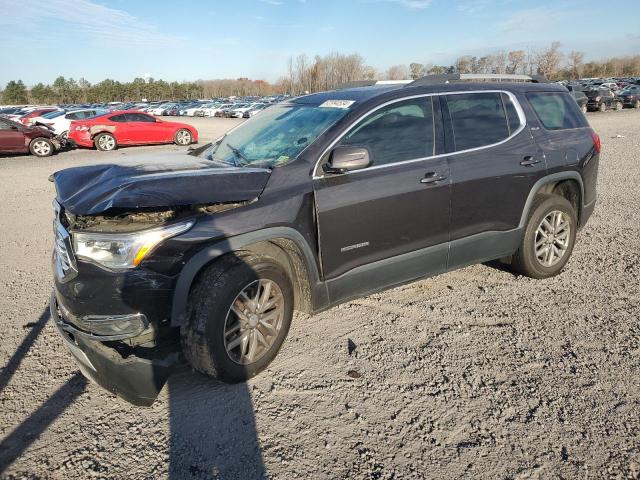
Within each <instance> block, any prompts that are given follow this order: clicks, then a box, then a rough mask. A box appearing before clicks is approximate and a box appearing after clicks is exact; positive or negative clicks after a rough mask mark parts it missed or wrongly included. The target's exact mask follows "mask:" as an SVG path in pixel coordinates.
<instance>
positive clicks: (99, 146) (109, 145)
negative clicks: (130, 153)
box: [93, 133, 118, 152]
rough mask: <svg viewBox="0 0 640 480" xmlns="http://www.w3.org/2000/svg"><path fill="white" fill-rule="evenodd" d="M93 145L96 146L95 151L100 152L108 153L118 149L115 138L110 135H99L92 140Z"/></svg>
mask: <svg viewBox="0 0 640 480" xmlns="http://www.w3.org/2000/svg"><path fill="white" fill-rule="evenodd" d="M93 144H94V145H95V146H96V150H100V151H102V152H110V151H111V150H115V149H116V148H117V147H118V143H117V142H116V137H114V136H113V135H111V134H110V133H100V134H98V135H96V137H95V138H94V139H93Z"/></svg>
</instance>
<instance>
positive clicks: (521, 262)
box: [511, 194, 577, 278]
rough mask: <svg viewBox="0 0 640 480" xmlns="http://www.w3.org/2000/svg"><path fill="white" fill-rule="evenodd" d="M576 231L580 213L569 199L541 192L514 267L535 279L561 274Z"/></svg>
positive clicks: (514, 259) (535, 201)
mask: <svg viewBox="0 0 640 480" xmlns="http://www.w3.org/2000/svg"><path fill="white" fill-rule="evenodd" d="M576 230H577V218H576V212H575V210H574V208H573V206H572V205H571V204H570V203H569V201H568V200H567V199H566V198H564V197H561V196H559V195H549V194H544V195H538V196H537V197H536V198H535V200H534V201H533V205H532V206H531V213H530V214H529V221H528V222H527V226H526V229H525V233H524V237H523V239H522V242H521V244H520V248H518V251H517V252H516V253H515V254H514V256H513V260H512V262H511V267H512V268H513V269H514V270H515V271H517V272H519V273H521V274H523V275H526V276H527V277H531V278H548V277H553V276H554V275H558V274H559V273H560V272H561V271H562V269H563V268H564V267H565V265H566V264H567V262H568V261H569V257H570V256H571V252H572V251H573V245H574V244H575V241H576Z"/></svg>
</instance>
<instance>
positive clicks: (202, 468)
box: [167, 366, 267, 480]
mask: <svg viewBox="0 0 640 480" xmlns="http://www.w3.org/2000/svg"><path fill="white" fill-rule="evenodd" d="M167 387H168V393H169V429H170V440H169V478H170V479H175V480H178V479H184V478H222V479H248V478H250V479H261V478H267V475H266V472H265V468H264V464H263V460H262V452H261V449H260V443H259V441H258V433H257V429H256V421H255V416H254V407H253V401H252V399H251V394H250V392H249V389H248V386H247V384H246V383H240V384H236V385H227V384H224V383H221V382H218V381H216V380H214V379H211V378H208V377H206V376H204V375H200V374H198V373H196V372H193V371H192V370H191V369H190V368H189V367H187V366H183V367H180V368H178V369H177V370H176V371H175V372H174V373H173V374H172V375H171V376H170V377H169V381H168V385H167Z"/></svg>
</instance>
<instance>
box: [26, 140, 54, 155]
mask: <svg viewBox="0 0 640 480" xmlns="http://www.w3.org/2000/svg"><path fill="white" fill-rule="evenodd" d="M54 150H55V147H54V146H53V143H51V140H49V139H48V138H44V137H38V138H34V139H33V140H31V143H30V144H29V151H30V152H31V154H32V155H35V156H36V157H41V158H42V157H49V156H51V155H53V151H54Z"/></svg>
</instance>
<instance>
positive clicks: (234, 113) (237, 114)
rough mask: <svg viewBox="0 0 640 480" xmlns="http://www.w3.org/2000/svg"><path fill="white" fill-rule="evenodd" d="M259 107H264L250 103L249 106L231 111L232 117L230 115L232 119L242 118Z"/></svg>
mask: <svg viewBox="0 0 640 480" xmlns="http://www.w3.org/2000/svg"><path fill="white" fill-rule="evenodd" d="M259 105H262V104H260V103H249V104H247V105H243V106H241V107H238V108H234V109H233V110H231V115H229V116H230V117H231V118H242V117H243V115H244V114H245V112H248V111H249V110H253V109H254V108H256V107H258V106H259Z"/></svg>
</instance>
